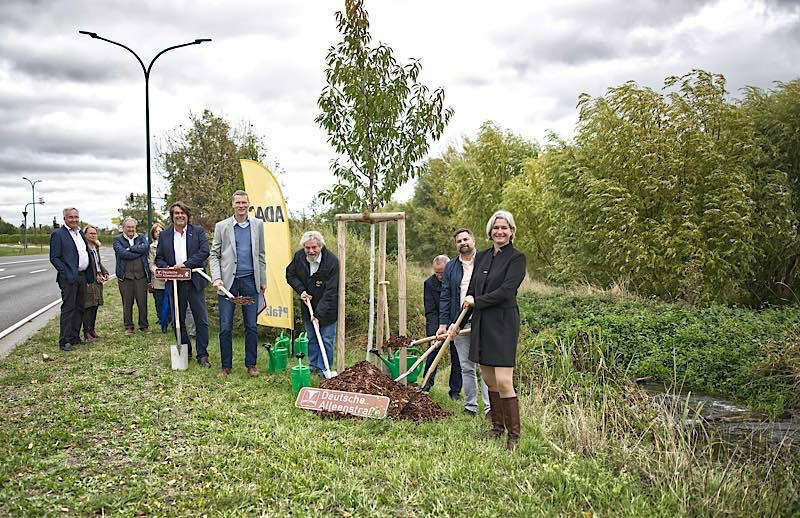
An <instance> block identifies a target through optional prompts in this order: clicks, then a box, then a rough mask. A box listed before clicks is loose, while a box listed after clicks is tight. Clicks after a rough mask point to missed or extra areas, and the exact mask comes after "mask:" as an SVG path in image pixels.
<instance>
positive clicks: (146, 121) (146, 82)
mask: <svg viewBox="0 0 800 518" xmlns="http://www.w3.org/2000/svg"><path fill="white" fill-rule="evenodd" d="M78 32H79V33H80V34H85V35H86V36H90V37H91V38H93V39H96V40H103V41H105V42H108V43H111V44H112V45H116V46H118V47H122V48H123V49H125V50H127V51H128V52H130V53H131V54H133V56H134V57H135V58H136V61H138V62H139V64H140V65H141V66H142V72H144V126H145V135H146V138H147V228H152V226H153V198H152V188H151V182H150V71H151V70H152V69H153V63H155V62H156V60H157V59H158V58H159V56H161V54H164V53H165V52H168V51H170V50H174V49H179V48H181V47H188V46H189V45H199V44H201V43H205V42H207V41H211V39H210V38H200V39H196V40H194V41H191V42H189V43H182V44H180V45H173V46H172V47H167V48H165V49H164V50H162V51H161V52H159V53H158V54H156V57H154V58H153V59H152V60H151V61H150V64H149V65H147V66H146V67H145V66H144V61H142V58H140V57H139V55H138V54H136V52H134V51H133V50H131V49H130V48H129V47H127V46H125V45H123V44H122V43H118V42H116V41H113V40H109V39H107V38H103V37H102V36H98V35H97V33H96V32H89V31H78Z"/></svg>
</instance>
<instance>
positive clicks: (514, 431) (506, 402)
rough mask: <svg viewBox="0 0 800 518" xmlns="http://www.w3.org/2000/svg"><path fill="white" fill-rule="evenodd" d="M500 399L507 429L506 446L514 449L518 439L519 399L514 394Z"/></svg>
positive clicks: (511, 449) (510, 449)
mask: <svg viewBox="0 0 800 518" xmlns="http://www.w3.org/2000/svg"><path fill="white" fill-rule="evenodd" d="M500 401H501V402H502V405H503V422H504V424H505V428H506V430H507V431H508V441H507V442H506V448H507V449H508V450H509V451H514V449H515V448H516V447H517V441H518V440H519V401H518V400H517V397H516V396H514V397H506V398H501V399H500Z"/></svg>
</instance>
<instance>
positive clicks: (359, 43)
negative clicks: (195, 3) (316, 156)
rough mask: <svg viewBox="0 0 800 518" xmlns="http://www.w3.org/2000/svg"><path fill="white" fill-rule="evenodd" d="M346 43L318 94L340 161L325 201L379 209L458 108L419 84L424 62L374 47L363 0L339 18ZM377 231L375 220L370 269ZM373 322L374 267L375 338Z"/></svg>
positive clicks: (333, 54) (335, 52) (333, 55)
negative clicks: (402, 58)
mask: <svg viewBox="0 0 800 518" xmlns="http://www.w3.org/2000/svg"><path fill="white" fill-rule="evenodd" d="M336 26H337V29H338V30H339V33H340V34H341V40H340V41H339V43H337V44H336V45H335V46H332V47H331V48H330V49H329V51H328V56H327V60H326V64H327V67H326V69H325V78H326V80H327V85H326V86H325V87H324V88H323V90H322V93H321V94H320V96H319V100H318V105H319V107H320V109H321V113H320V114H319V115H318V116H317V118H316V119H315V120H316V122H317V123H318V124H319V125H320V126H321V127H322V128H323V129H324V130H325V131H326V132H327V133H328V142H329V143H330V144H331V145H332V146H333V148H334V149H335V150H336V153H337V154H338V157H337V158H336V159H334V160H333V161H332V162H331V171H332V172H333V174H334V176H335V177H336V179H337V182H336V184H335V185H333V186H332V187H331V188H330V189H327V190H325V191H322V192H321V193H320V197H321V198H322V199H323V200H324V201H326V202H328V203H331V204H333V205H334V206H336V207H339V208H341V209H344V210H362V211H364V212H374V211H375V210H377V209H378V208H380V207H381V206H383V205H384V204H385V203H386V202H388V201H389V200H390V199H391V197H392V195H393V194H394V193H395V191H396V190H397V189H398V187H400V186H401V185H403V184H404V183H405V182H407V181H408V180H409V179H411V178H413V177H415V176H416V175H417V174H418V172H419V171H420V168H421V160H422V158H423V157H424V156H425V154H426V153H427V151H428V149H429V146H430V143H431V141H433V140H435V139H437V138H439V136H440V135H441V134H442V132H443V131H444V128H445V125H446V124H447V122H448V120H449V119H450V117H451V116H452V114H453V110H452V109H451V108H448V107H446V106H445V105H444V91H443V90H442V89H441V88H439V89H436V90H433V91H430V90H429V89H428V87H426V86H425V85H423V84H422V83H420V82H418V77H419V73H420V71H421V69H422V66H421V64H420V62H419V61H418V60H416V59H411V60H410V61H409V62H408V63H407V64H401V63H398V61H397V59H395V57H394V52H393V51H392V49H391V48H390V47H388V46H386V45H384V44H382V43H378V44H373V43H372V37H371V35H370V33H369V19H368V16H367V12H366V10H365V9H364V5H363V2H362V1H361V0H347V1H346V2H345V10H344V12H342V11H338V12H337V13H336ZM374 242H375V226H374V224H373V223H370V244H371V249H372V250H373V252H371V261H370V262H371V265H374ZM373 318H374V266H371V268H370V334H369V345H370V346H371V344H372V320H373Z"/></svg>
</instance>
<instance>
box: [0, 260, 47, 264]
mask: <svg viewBox="0 0 800 518" xmlns="http://www.w3.org/2000/svg"><path fill="white" fill-rule="evenodd" d="M49 260H50V259H28V260H27V261H14V262H11V263H0V266H8V265H9V264H22V263H36V262H39V261H49Z"/></svg>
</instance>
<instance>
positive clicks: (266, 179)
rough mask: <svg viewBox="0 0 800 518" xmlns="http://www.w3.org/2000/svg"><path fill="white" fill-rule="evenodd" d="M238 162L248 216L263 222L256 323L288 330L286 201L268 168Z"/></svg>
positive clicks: (290, 320)
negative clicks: (262, 287)
mask: <svg viewBox="0 0 800 518" xmlns="http://www.w3.org/2000/svg"><path fill="white" fill-rule="evenodd" d="M239 162H240V163H241V164H242V176H244V188H245V190H246V191H247V194H248V196H249V198H250V215H251V216H254V217H256V218H258V219H260V220H262V221H263V222H264V248H265V250H264V253H265V255H266V260H267V291H266V293H265V298H266V300H267V306H266V308H265V309H264V311H262V312H261V313H260V314H259V315H258V323H259V324H261V325H264V326H272V327H284V328H287V329H291V328H292V327H294V315H293V314H292V312H293V305H292V288H291V287H290V286H289V285H288V284H287V283H286V266H287V265H288V264H289V262H290V261H291V260H292V244H291V234H290V233H289V213H288V212H287V210H286V201H285V200H284V199H283V193H282V192H281V186H280V184H278V180H276V179H275V176H274V175H273V174H272V172H271V171H270V170H269V169H267V168H266V167H264V166H263V165H262V164H260V163H258V162H255V161H253V160H239Z"/></svg>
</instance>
